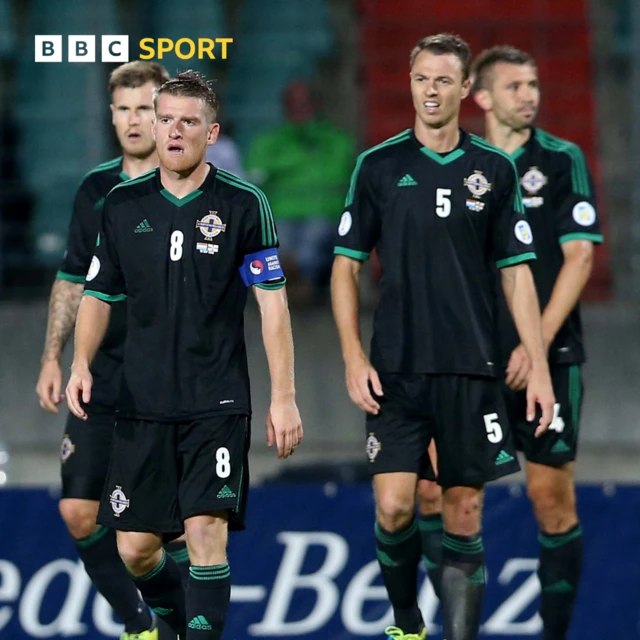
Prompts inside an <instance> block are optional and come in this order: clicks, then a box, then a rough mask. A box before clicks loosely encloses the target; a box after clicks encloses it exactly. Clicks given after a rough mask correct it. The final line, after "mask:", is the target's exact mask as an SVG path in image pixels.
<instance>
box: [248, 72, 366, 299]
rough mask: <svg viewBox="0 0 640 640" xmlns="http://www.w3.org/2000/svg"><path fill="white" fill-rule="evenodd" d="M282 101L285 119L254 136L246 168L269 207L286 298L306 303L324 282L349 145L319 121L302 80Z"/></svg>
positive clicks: (344, 186)
mask: <svg viewBox="0 0 640 640" xmlns="http://www.w3.org/2000/svg"><path fill="white" fill-rule="evenodd" d="M283 98H284V111H285V115H286V121H285V122H284V123H283V124H282V125H280V126H279V127H277V128H276V129H274V130H272V131H269V132H266V133H263V134H261V135H258V136H257V137H256V138H255V140H254V141H253V143H252V146H251V149H250V151H249V157H248V161H247V166H248V169H249V170H250V178H251V180H252V181H253V182H255V183H256V184H258V185H259V186H260V187H261V188H262V189H263V190H264V191H265V193H266V195H267V197H268V198H269V202H270V203H271V206H272V208H273V215H274V217H275V221H276V225H277V228H278V237H279V239H280V256H281V258H282V262H283V266H284V270H285V273H286V275H287V280H288V289H289V294H290V296H291V298H292V300H294V301H295V300H297V301H310V300H311V299H312V298H313V297H314V296H316V295H317V294H321V293H324V292H326V288H327V285H328V283H329V277H330V272H331V264H332V262H333V240H334V235H335V230H336V226H337V221H338V218H339V217H340V215H341V213H342V209H343V204H344V198H345V195H346V192H347V188H348V184H349V178H350V175H351V169H352V166H353V153H354V143H353V140H352V138H351V136H349V135H348V134H346V133H343V132H342V131H340V130H338V129H337V128H336V127H335V126H334V125H333V124H331V123H330V122H329V121H327V120H325V119H322V118H320V117H318V115H317V110H316V104H314V102H315V101H314V99H313V96H312V93H311V89H310V87H309V86H308V85H307V84H306V83H305V82H302V81H296V82H293V83H291V84H290V85H289V86H288V87H287V88H286V89H285V92H284V96H283Z"/></svg>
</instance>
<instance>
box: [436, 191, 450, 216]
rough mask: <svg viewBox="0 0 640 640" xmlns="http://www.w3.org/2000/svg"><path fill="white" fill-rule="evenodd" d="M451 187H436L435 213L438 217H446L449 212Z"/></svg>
mask: <svg viewBox="0 0 640 640" xmlns="http://www.w3.org/2000/svg"><path fill="white" fill-rule="evenodd" d="M450 195H451V189H440V188H438V189H436V213H437V214H438V217H440V218H446V217H447V216H448V215H449V214H450V213H451V199H450V198H449V196H450Z"/></svg>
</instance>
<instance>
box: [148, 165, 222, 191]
mask: <svg viewBox="0 0 640 640" xmlns="http://www.w3.org/2000/svg"><path fill="white" fill-rule="evenodd" d="M210 169H211V167H210V166H209V165H208V164H207V163H206V162H202V163H200V164H198V165H197V166H196V167H195V168H194V169H192V170H191V171H189V172H184V173H178V172H176V171H170V170H169V169H167V168H166V167H163V166H162V165H160V182H162V186H163V187H164V188H165V189H166V190H167V191H168V192H169V193H170V194H171V195H173V196H175V197H176V198H184V197H185V196H188V195H189V194H190V193H192V192H194V191H196V190H197V189H199V188H200V187H201V186H202V183H203V182H204V181H205V179H206V177H207V176H208V175H209V171H210Z"/></svg>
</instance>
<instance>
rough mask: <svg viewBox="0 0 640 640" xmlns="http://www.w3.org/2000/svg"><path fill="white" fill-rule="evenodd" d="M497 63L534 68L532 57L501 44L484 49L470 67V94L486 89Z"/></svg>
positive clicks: (534, 62)
mask: <svg viewBox="0 0 640 640" xmlns="http://www.w3.org/2000/svg"><path fill="white" fill-rule="evenodd" d="M499 62H506V63H507V64H530V65H532V66H534V67H535V66H536V61H535V60H534V59H533V56H531V55H530V54H528V53H527V52H526V51H521V50H520V49H516V48H515V47H512V46H510V45H506V44H503V45H498V46H497V47H491V49H485V50H484V51H482V52H481V53H479V54H478V56H477V57H476V59H475V60H474V61H473V65H472V67H471V75H472V76H473V86H472V87H471V92H472V93H475V92H476V91H480V90H481V89H487V88H488V84H489V75H490V74H491V71H492V69H493V67H494V66H495V65H496V64H498V63H499Z"/></svg>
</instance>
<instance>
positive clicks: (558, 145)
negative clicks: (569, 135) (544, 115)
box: [536, 129, 591, 198]
mask: <svg viewBox="0 0 640 640" xmlns="http://www.w3.org/2000/svg"><path fill="white" fill-rule="evenodd" d="M536 140H537V141H538V143H539V144H540V146H541V147H543V148H544V149H547V150H548V151H554V152H556V153H566V154H567V155H568V156H569V159H570V160H571V184H572V186H573V191H574V193H576V194H578V195H581V196H585V197H586V198H590V197H591V187H590V185H589V169H588V168H587V161H586V160H585V158H584V153H582V149H580V147H579V146H578V145H577V144H574V143H573V142H569V141H568V140H563V139H562V138H558V137H556V136H552V135H551V134H550V133H547V132H546V131H543V130H542V129H536Z"/></svg>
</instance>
